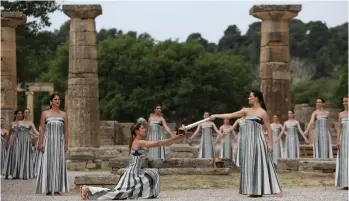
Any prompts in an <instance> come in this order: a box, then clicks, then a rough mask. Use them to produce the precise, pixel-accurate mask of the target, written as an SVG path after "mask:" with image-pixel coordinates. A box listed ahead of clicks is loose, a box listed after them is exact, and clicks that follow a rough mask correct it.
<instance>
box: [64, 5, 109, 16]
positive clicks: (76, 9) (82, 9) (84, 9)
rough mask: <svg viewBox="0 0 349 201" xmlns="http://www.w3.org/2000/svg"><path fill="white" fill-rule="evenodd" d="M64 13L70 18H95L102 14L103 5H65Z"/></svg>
mask: <svg viewBox="0 0 349 201" xmlns="http://www.w3.org/2000/svg"><path fill="white" fill-rule="evenodd" d="M63 12H64V14H66V15H68V16H69V17H70V18H83V19H95V18H96V17H97V16H99V15H101V14H102V6H101V5H99V4H98V5H63Z"/></svg>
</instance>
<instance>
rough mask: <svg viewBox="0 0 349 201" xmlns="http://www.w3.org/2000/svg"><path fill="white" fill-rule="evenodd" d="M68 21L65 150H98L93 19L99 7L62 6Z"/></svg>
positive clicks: (99, 9)
mask: <svg viewBox="0 0 349 201" xmlns="http://www.w3.org/2000/svg"><path fill="white" fill-rule="evenodd" d="M63 12H64V13H65V14H66V15H68V16H69V17H70V18H71V20H70V32H69V74H68V90H67V95H66V102H65V104H66V107H67V113H68V118H69V147H99V139H98V133H99V132H98V131H99V105H98V103H99V91H98V64H97V50H96V25H95V18H96V17H97V16H98V15H100V14H102V7H101V6H100V5H63Z"/></svg>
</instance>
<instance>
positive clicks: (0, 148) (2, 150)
mask: <svg viewBox="0 0 349 201" xmlns="http://www.w3.org/2000/svg"><path fill="white" fill-rule="evenodd" d="M4 121H5V118H4V117H1V130H0V134H1V142H0V154H1V156H0V159H1V170H0V174H1V175H2V171H3V168H4V164H5V163H4V162H5V159H6V143H7V141H6V136H7V135H8V133H9V132H8V130H7V129H6V128H5V122H4Z"/></svg>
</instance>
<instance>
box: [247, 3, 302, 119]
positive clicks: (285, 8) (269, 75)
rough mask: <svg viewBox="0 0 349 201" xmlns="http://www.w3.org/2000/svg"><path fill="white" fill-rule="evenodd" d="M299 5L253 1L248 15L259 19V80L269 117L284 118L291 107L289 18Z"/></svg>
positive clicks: (292, 16)
mask: <svg viewBox="0 0 349 201" xmlns="http://www.w3.org/2000/svg"><path fill="white" fill-rule="evenodd" d="M301 10H302V5H255V6H253V7H252V8H251V9H250V15H252V16H254V17H256V18H259V19H261V20H262V25H261V26H262V27H261V51H260V73H259V76H260V81H261V91H262V92H263V94H264V100H266V105H267V109H268V114H269V117H270V118H271V117H272V116H273V115H274V114H279V115H280V120H281V121H282V122H283V121H285V120H287V111H288V110H290V109H291V88H290V80H291V71H290V47H289V22H290V20H291V19H292V18H294V17H296V16H297V15H298V13H299V12H300V11H301Z"/></svg>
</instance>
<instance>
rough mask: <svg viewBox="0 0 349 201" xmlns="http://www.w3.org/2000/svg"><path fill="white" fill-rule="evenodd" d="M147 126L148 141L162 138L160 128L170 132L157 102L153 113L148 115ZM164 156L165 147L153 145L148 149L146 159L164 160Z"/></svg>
mask: <svg viewBox="0 0 349 201" xmlns="http://www.w3.org/2000/svg"><path fill="white" fill-rule="evenodd" d="M148 121H149V128H148V138H149V141H153V142H156V141H159V140H162V139H164V136H163V131H162V129H163V128H164V130H165V131H166V132H168V133H171V134H172V132H171V130H170V128H169V127H168V126H167V123H166V120H165V118H164V117H163V115H162V113H161V105H160V104H157V105H156V107H155V109H154V113H153V114H152V115H151V116H150V117H149V120H148ZM165 157H166V154H165V147H164V146H162V147H154V148H150V149H149V154H148V159H149V160H154V159H161V160H164V159H165Z"/></svg>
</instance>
